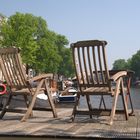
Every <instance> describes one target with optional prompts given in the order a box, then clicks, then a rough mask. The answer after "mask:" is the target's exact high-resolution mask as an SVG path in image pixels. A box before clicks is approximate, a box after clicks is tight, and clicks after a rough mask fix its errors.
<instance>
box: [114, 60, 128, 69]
mask: <svg viewBox="0 0 140 140" xmlns="http://www.w3.org/2000/svg"><path fill="white" fill-rule="evenodd" d="M127 68H128V65H127V62H126V61H125V59H118V60H115V61H114V63H113V70H119V69H121V70H124V69H127Z"/></svg>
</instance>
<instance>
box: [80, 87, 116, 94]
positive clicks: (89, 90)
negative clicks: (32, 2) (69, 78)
mask: <svg viewBox="0 0 140 140" xmlns="http://www.w3.org/2000/svg"><path fill="white" fill-rule="evenodd" d="M113 90H114V89H113ZM82 92H83V93H84V94H85V93H88V94H94V95H95V94H97V95H98V94H101V93H103V94H107V95H108V94H112V93H111V91H110V90H109V88H108V87H90V88H86V89H85V90H83V91H82Z"/></svg>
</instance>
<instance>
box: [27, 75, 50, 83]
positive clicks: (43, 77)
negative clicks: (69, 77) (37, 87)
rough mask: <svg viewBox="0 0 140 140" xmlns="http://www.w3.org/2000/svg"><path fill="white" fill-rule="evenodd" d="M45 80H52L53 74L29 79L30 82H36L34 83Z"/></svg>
mask: <svg viewBox="0 0 140 140" xmlns="http://www.w3.org/2000/svg"><path fill="white" fill-rule="evenodd" d="M46 78H49V79H53V74H52V73H47V74H40V75H38V76H35V77H33V78H31V79H30V81H34V82H36V81H40V80H41V79H46Z"/></svg>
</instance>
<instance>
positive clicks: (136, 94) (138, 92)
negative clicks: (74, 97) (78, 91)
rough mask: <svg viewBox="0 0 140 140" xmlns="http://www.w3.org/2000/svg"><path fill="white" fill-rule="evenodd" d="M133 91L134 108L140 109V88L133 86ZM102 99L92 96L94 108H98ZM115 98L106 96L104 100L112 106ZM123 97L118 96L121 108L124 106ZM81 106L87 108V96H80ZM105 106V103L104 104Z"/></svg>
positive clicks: (109, 106)
mask: <svg viewBox="0 0 140 140" xmlns="http://www.w3.org/2000/svg"><path fill="white" fill-rule="evenodd" d="M130 93H131V99H132V103H133V108H134V109H136V110H137V109H140V88H131V90H130ZM100 99H101V96H91V102H92V107H93V108H98V107H99V103H100ZM112 99H113V98H112V97H110V96H104V100H105V104H106V107H107V108H111V106H112V102H113V100H112ZM122 106H123V105H122V98H121V96H119V98H118V102H117V108H118V109H119V108H120V109H121V108H122ZM79 107H81V108H83V107H84V108H87V103H86V100H85V97H84V96H83V97H82V96H81V98H80V103H79ZM102 107H103V105H102ZM128 107H129V108H130V103H129V104H128Z"/></svg>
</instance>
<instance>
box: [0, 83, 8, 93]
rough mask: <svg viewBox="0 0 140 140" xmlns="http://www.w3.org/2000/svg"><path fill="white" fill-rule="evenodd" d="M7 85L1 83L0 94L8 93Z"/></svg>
mask: <svg viewBox="0 0 140 140" xmlns="http://www.w3.org/2000/svg"><path fill="white" fill-rule="evenodd" d="M6 93H7V90H6V85H5V84H0V95H3V94H6Z"/></svg>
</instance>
